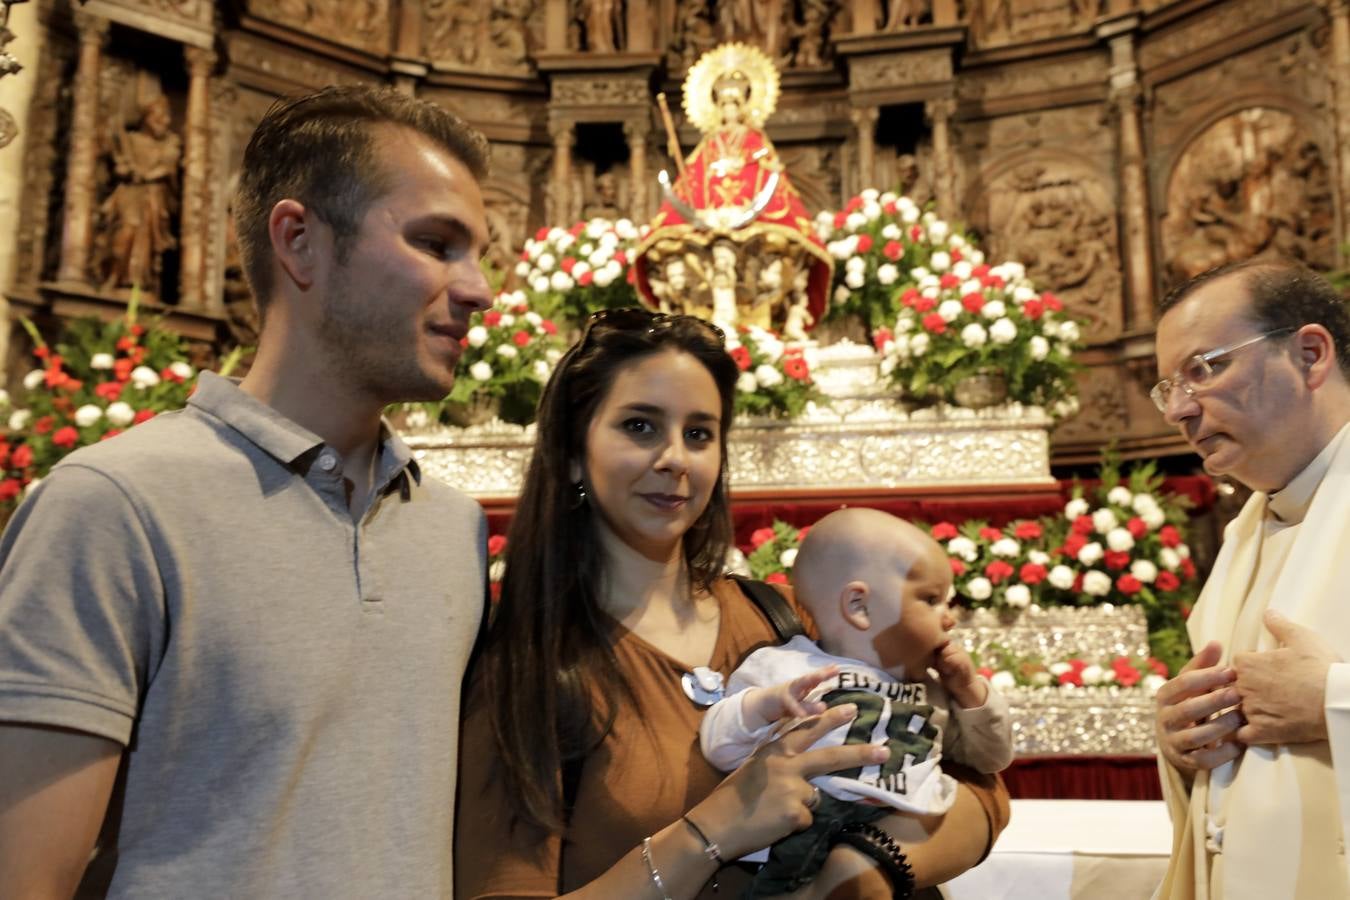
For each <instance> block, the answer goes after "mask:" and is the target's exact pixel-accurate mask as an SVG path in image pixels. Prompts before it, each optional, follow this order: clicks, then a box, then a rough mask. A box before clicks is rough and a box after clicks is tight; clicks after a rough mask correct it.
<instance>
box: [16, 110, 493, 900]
mask: <svg viewBox="0 0 1350 900" xmlns="http://www.w3.org/2000/svg"><path fill="white" fill-rule="evenodd" d="M486 150H487V146H486V142H485V141H484V140H483V138H482V136H481V135H479V134H478V133H477V132H475V131H473V130H472V129H470V128H468V127H467V126H466V125H464V123H462V122H460V121H459V120H458V119H457V118H455V117H454V116H452V115H450V114H448V113H446V112H444V111H442V110H440V109H438V108H437V107H435V106H433V105H431V104H428V103H425V102H421V101H417V100H413V99H411V98H408V97H405V96H402V95H399V94H396V93H393V92H386V91H380V90H374V89H367V88H341V89H328V90H325V91H322V92H319V93H317V94H313V95H310V96H308V97H305V98H300V99H298V100H293V101H287V102H286V103H284V104H281V105H279V106H277V107H274V108H273V110H272V111H271V112H269V113H268V115H267V117H266V118H265V119H264V121H263V123H262V124H260V125H259V127H258V131H257V132H256V133H255V134H254V137H253V140H252V141H251V142H250V144H249V147H248V149H247V151H246V152H245V156H244V162H243V171H242V175H241V183H240V189H239V196H238V198H237V201H236V210H237V217H238V231H239V239H240V250H241V255H242V257H243V261H244V265H245V268H246V271H247V274H248V277H249V280H250V282H251V284H252V287H253V289H254V296H255V297H256V298H257V299H258V301H259V308H260V311H261V312H262V314H263V319H264V327H263V330H262V337H261V340H260V345H259V350H258V355H257V361H256V363H255V365H254V366H253V368H252V369H251V371H250V372H249V374H248V376H247V377H246V378H245V379H244V380H243V382H242V383H239V384H236V383H235V382H233V381H230V380H227V379H224V378H220V377H218V376H215V375H211V374H209V373H204V374H203V375H202V376H201V380H200V382H199V384H198V389H197V391H196V393H195V394H194V396H193V398H192V400H191V401H190V403H189V406H188V408H187V409H185V410H183V411H181V412H177V413H170V414H166V415H162V416H159V417H158V418H156V419H154V420H152V421H150V422H148V423H146V424H144V425H140V426H138V427H136V428H134V429H132V430H131V431H129V432H127V433H126V434H124V435H122V436H121V437H118V438H117V439H115V440H112V441H108V442H105V443H102V444H99V445H97V446H94V447H89V448H86V449H83V450H80V451H79V452H77V453H74V454H72V455H71V456H70V457H69V458H68V459H67V460H66V461H65V462H63V463H62V464H61V465H60V466H58V467H57V468H55V469H54V470H53V471H52V473H51V474H50V476H49V477H48V478H46V479H45V480H44V481H43V482H42V484H41V486H40V487H39V488H38V489H37V490H36V491H35V492H34V494H33V496H32V497H30V498H29V499H28V500H27V501H25V502H24V504H23V505H22V506H21V507H20V508H19V510H18V512H17V513H16V515H15V517H14V520H13V521H12V522H11V523H10V526H9V528H8V530H7V531H6V532H5V534H4V537H3V540H0V897H23V898H29V897H41V898H47V897H69V896H71V895H72V893H74V892H75V891H76V890H77V888H78V889H80V893H81V895H90V894H92V895H101V894H107V895H109V896H117V897H135V898H158V897H187V896H193V897H223V896H231V897H299V896H312V897H325V898H334V897H336V898H342V897H352V898H357V897H360V898H369V897H419V898H420V897H438V896H439V897H449V896H450V894H451V885H452V884H453V877H452V873H451V847H452V824H453V823H452V814H453V810H454V789H455V757H456V749H457V748H456V742H457V731H458V713H459V695H460V683H461V680H462V677H463V673H464V667H465V664H466V660H467V657H468V654H469V652H470V649H471V648H472V646H473V642H474V638H475V635H476V633H477V631H478V627H479V620H480V617H481V614H482V606H483V586H484V583H485V577H484V576H485V564H486V561H485V540H486V526H485V522H484V517H483V514H482V512H481V510H480V509H479V508H478V506H477V505H476V504H475V503H474V502H473V501H472V500H470V499H469V498H468V497H466V496H464V495H462V494H460V493H458V492H456V491H454V490H452V489H451V488H449V487H446V486H444V485H441V484H438V483H436V482H434V481H432V480H431V479H426V478H423V476H422V474H421V472H420V471H419V470H418V467H417V463H416V462H415V461H414V460H413V459H412V457H411V454H410V453H409V451H408V448H407V447H406V446H405V445H404V444H403V443H402V442H401V441H399V440H398V438H397V437H395V436H394V435H392V434H390V433H389V432H388V431H387V430H385V429H384V427H383V426H382V424H381V419H380V411H381V410H382V409H383V408H384V407H385V406H386V405H387V404H389V403H391V402H394V401H398V400H430V399H437V398H439V397H442V396H444V395H445V394H446V392H447V391H448V390H449V388H450V386H451V382H452V379H453V373H454V368H455V363H456V360H457V359H458V357H459V353H460V339H461V338H462V337H463V336H464V334H465V332H466V330H467V328H468V319H469V314H470V313H471V312H473V311H474V310H476V309H482V308H485V307H486V306H487V304H488V303H489V302H490V291H489V288H488V285H487V282H486V280H485V279H484V277H483V275H482V272H481V270H480V269H479V258H480V257H481V255H482V253H483V251H484V249H485V247H486V244H487V224H486V220H485V216H484V211H483V201H482V196H481V194H480V192H479V187H478V179H480V178H481V177H482V176H483V174H484V171H485V167H486ZM96 845H97V847H98V848H99V850H98V853H97V854H96V856H95V859H94V862H93V863H92V864H90V863H89V860H90V856H91V853H92V852H93V851H94V848H95V846H96Z"/></svg>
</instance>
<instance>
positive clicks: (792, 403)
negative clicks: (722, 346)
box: [727, 326, 824, 418]
mask: <svg viewBox="0 0 1350 900" xmlns="http://www.w3.org/2000/svg"><path fill="white" fill-rule="evenodd" d="M727 352H728V353H730V354H731V358H732V359H733V360H735V362H736V368H738V369H740V370H741V376H740V379H739V380H738V381H737V382H736V397H735V404H734V408H735V410H736V413H737V414H744V415H751V416H764V415H768V416H784V417H787V418H795V417H797V416H799V415H801V414H802V411H803V410H805V409H806V406H807V404H808V403H814V402H816V401H818V400H820V399H821V398H822V397H823V396H824V395H823V394H822V393H821V392H820V389H819V388H818V387H816V384H815V382H814V381H813V380H812V378H811V365H810V363H809V362H808V361H807V358H806V353H805V351H804V350H803V349H802V348H801V347H790V346H788V345H786V344H784V343H783V342H782V341H781V340H779V338H778V336H777V335H776V334H774V333H773V332H771V331H766V330H764V329H763V328H755V327H746V326H740V327H738V328H736V329H735V330H734V331H732V332H731V333H729V334H728V335H727Z"/></svg>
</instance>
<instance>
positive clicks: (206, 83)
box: [178, 47, 218, 309]
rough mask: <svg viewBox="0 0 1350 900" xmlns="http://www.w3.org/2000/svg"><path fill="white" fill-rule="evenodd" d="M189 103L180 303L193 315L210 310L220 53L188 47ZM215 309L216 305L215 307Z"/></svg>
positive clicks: (184, 143)
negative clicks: (214, 111) (215, 74)
mask: <svg viewBox="0 0 1350 900" xmlns="http://www.w3.org/2000/svg"><path fill="white" fill-rule="evenodd" d="M183 56H184V58H185V60H186V61H187V70H188V97H187V127H186V128H185V129H184V134H183V216H182V219H181V220H180V225H179V229H178V233H179V239H178V242H179V247H180V248H181V251H180V253H181V256H180V261H181V262H180V271H179V282H178V303H179V305H180V306H182V307H185V308H188V309H201V308H204V307H206V306H207V305H208V303H209V301H208V298H207V296H206V249H207V245H208V242H209V240H210V232H211V228H210V216H209V214H208V210H207V205H208V199H209V198H208V196H207V195H208V193H209V192H210V186H211V72H212V70H213V69H214V68H215V66H216V54H215V51H213V50H209V49H205V48H202V47H185V48H184V50H183ZM210 305H212V306H216V305H218V304H216V303H210Z"/></svg>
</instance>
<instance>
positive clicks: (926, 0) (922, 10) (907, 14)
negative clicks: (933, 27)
mask: <svg viewBox="0 0 1350 900" xmlns="http://www.w3.org/2000/svg"><path fill="white" fill-rule="evenodd" d="M932 14H933V0H890V2H889V3H888V5H887V11H886V21H885V23H883V25H882V30H883V31H900V30H901V29H904V28H913V27H914V26H915V25H918V24H919V23H920V22H922V21H924V20H925V19H926V18H931V16H932Z"/></svg>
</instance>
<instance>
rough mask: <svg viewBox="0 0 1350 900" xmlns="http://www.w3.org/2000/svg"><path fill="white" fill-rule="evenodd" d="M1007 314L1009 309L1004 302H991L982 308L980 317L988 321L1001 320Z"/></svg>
mask: <svg viewBox="0 0 1350 900" xmlns="http://www.w3.org/2000/svg"><path fill="white" fill-rule="evenodd" d="M1007 313H1008V307H1007V305H1006V304H1005V303H1004V302H1003V301H1002V300H990V301H989V302H987V303H985V305H984V306H983V307H981V308H980V315H982V316H984V317H985V318H986V319H1000V318H1002V317H1003V316H1005V315H1007Z"/></svg>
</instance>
